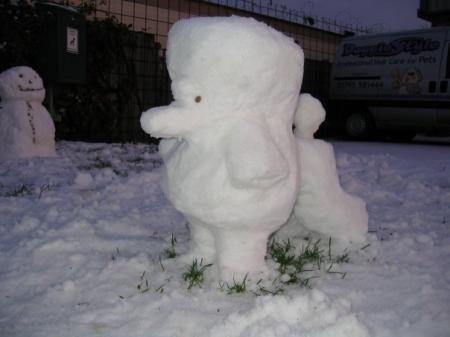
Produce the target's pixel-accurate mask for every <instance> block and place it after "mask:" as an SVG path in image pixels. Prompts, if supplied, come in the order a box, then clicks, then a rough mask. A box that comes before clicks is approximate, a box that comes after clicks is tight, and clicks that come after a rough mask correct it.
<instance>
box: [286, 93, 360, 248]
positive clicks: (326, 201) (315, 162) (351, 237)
mask: <svg viewBox="0 0 450 337" xmlns="http://www.w3.org/2000/svg"><path fill="white" fill-rule="evenodd" d="M324 119H325V110H324V109H323V107H322V104H321V103H320V101H319V100H317V99H315V98H313V97H312V96H311V95H309V94H302V95H300V100H299V105H298V108H297V111H296V114H295V127H296V128H295V131H294V133H295V135H296V137H297V144H298V151H299V160H300V166H301V171H300V192H299V195H298V199H297V202H296V204H295V207H294V216H295V218H296V219H297V220H298V222H299V223H300V225H301V226H303V227H304V228H306V229H308V230H311V231H315V232H318V233H321V234H324V235H327V236H330V237H332V238H336V239H340V240H343V241H353V242H361V241H364V240H365V234H366V233H367V227H368V215H367V210H366V205H365V202H364V201H363V200H361V199H359V198H357V197H355V196H352V195H350V194H348V193H346V192H345V191H344V190H343V189H342V187H341V185H340V183H339V177H338V174H337V171H336V161H335V156H334V150H333V147H332V146H331V145H330V144H328V143H326V142H324V141H323V140H319V139H314V133H315V132H316V131H317V130H318V128H319V126H320V124H321V123H322V122H323V120H324Z"/></svg>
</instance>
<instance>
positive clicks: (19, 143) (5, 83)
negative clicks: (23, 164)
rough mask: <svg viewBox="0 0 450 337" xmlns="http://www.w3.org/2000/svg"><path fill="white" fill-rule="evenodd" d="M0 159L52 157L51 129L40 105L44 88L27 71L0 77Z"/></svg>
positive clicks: (8, 72)
mask: <svg viewBox="0 0 450 337" xmlns="http://www.w3.org/2000/svg"><path fill="white" fill-rule="evenodd" d="M0 97H1V102H0V160H5V159H13V158H24V157H35V156H55V155H56V152H55V126H54V124H53V120H52V118H51V117H50V114H49V113H48V111H47V109H45V107H44V106H43V105H42V102H43V100H44V98H45V89H44V86H43V83H42V79H41V78H40V77H39V75H38V74H37V73H36V72H35V71H34V70H33V69H31V68H29V67H25V66H21V67H13V68H10V69H8V70H6V71H4V72H3V73H1V74H0Z"/></svg>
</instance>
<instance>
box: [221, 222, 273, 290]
mask: <svg viewBox="0 0 450 337" xmlns="http://www.w3.org/2000/svg"><path fill="white" fill-rule="evenodd" d="M269 235H270V233H266V232H257V231H250V230H226V229H222V230H220V231H218V232H217V236H216V243H217V257H218V264H219V270H220V271H221V275H220V277H221V279H223V280H230V281H232V280H233V279H234V280H235V281H236V282H239V281H242V279H243V278H244V277H245V275H247V274H249V276H250V277H251V276H256V277H258V276H257V274H262V275H260V276H263V275H264V274H268V268H267V266H266V263H265V261H264V257H265V255H266V250H267V239H268V237H269Z"/></svg>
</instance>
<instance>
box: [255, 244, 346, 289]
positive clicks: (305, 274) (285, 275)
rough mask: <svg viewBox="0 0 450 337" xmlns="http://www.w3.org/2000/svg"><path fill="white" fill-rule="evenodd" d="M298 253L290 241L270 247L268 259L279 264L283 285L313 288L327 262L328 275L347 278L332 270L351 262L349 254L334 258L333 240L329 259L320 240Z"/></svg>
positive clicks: (280, 278)
mask: <svg viewBox="0 0 450 337" xmlns="http://www.w3.org/2000/svg"><path fill="white" fill-rule="evenodd" d="M296 252H298V250H296V247H295V246H294V245H293V244H292V243H291V241H290V240H287V241H281V242H277V241H275V240H274V241H272V242H271V244H270V245H269V249H268V257H269V258H271V259H272V260H273V261H275V262H276V263H277V264H278V272H279V273H280V277H279V279H278V280H279V282H281V284H283V285H293V284H297V285H300V286H302V287H308V288H311V280H313V279H315V278H318V277H319V276H318V275H317V273H319V272H320V270H321V266H322V264H323V263H324V262H327V263H326V264H327V266H328V268H327V269H326V270H325V271H326V272H327V273H329V274H340V275H341V276H342V278H344V277H345V273H341V272H338V271H334V270H332V268H333V265H334V264H338V263H348V262H349V261H350V258H349V254H348V253H344V254H342V255H338V256H333V255H332V253H331V238H330V240H329V242H328V258H327V256H326V253H325V251H324V249H322V248H321V246H320V239H318V240H316V241H310V242H308V244H306V246H303V247H302V248H301V250H300V252H299V253H296ZM306 268H308V269H306ZM311 273H314V274H311ZM277 291H278V290H277ZM264 292H267V290H266V289H263V293H264Z"/></svg>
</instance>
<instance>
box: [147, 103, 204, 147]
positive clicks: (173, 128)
mask: <svg viewBox="0 0 450 337" xmlns="http://www.w3.org/2000/svg"><path fill="white" fill-rule="evenodd" d="M201 115H202V114H201V111H199V110H196V109H191V108H187V107H184V106H181V105H180V104H178V103H177V102H172V103H171V104H169V105H167V106H162V107H157V108H152V109H149V110H147V111H145V112H143V113H142V115H141V127H142V129H143V130H144V131H145V132H147V133H148V134H150V135H151V136H152V137H155V138H172V137H183V136H185V135H186V134H187V133H190V132H192V131H194V130H196V129H198V128H199V127H200V126H201V125H202V123H203V122H204V121H203V120H202V118H201Z"/></svg>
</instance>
